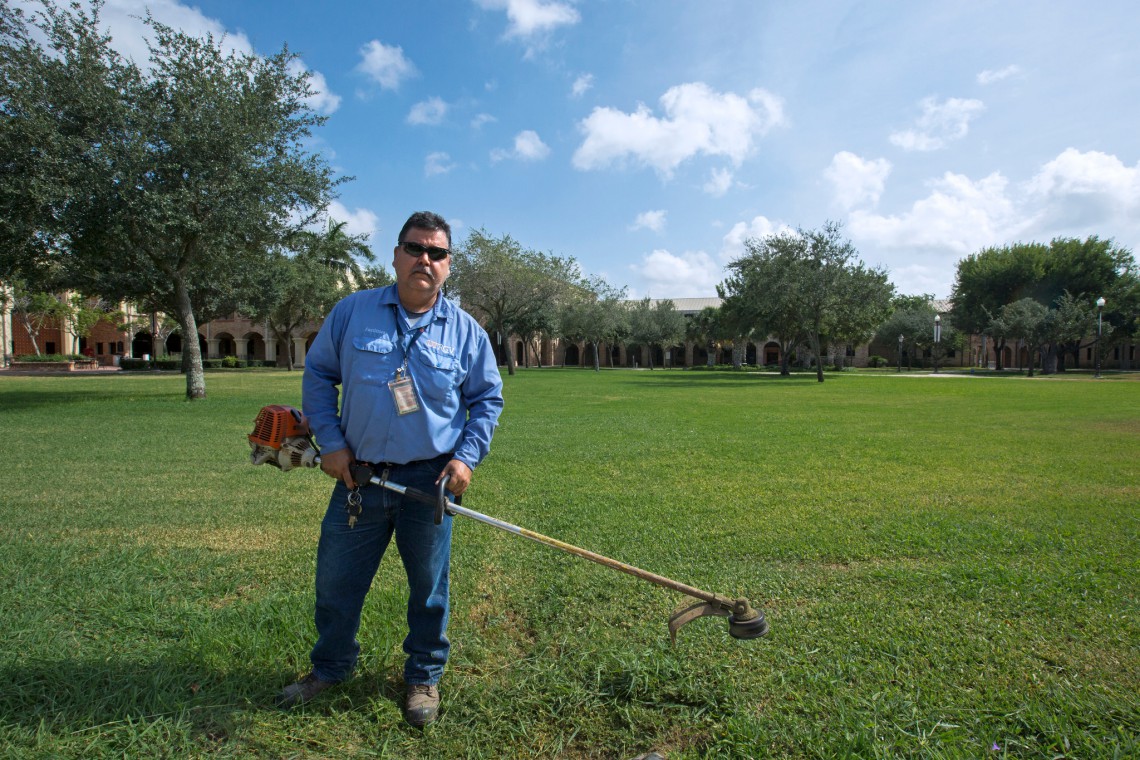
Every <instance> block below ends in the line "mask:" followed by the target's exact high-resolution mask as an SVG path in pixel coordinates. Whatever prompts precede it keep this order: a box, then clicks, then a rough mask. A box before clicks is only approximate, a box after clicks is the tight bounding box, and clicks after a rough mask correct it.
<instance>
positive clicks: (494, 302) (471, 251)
mask: <svg viewBox="0 0 1140 760" xmlns="http://www.w3.org/2000/svg"><path fill="white" fill-rule="evenodd" d="M581 282H582V277H581V272H580V271H579V269H578V264H577V262H576V261H574V259H572V258H562V257H559V256H555V255H553V254H544V253H539V252H538V251H532V250H529V249H524V248H523V247H522V246H521V245H520V244H519V243H518V242H516V241H515V240H513V239H512V238H511V237H510V236H509V235H503V236H502V237H500V238H498V239H496V238H494V237H491V236H490V235H488V234H487V232H486V231H485V230H482V229H479V230H472V231H471V233H470V234H469V235H468V236H467V240H466V241H465V242H464V243H462V244H461V245H459V246H457V247H455V249H454V250H453V256H452V265H451V277H450V278H449V280H448V289H449V290H452V289H454V290H455V291H457V292H458V295H459V300H460V302H461V303H462V304H463V307H464V308H465V309H467V310H468V311H469V312H471V313H472V314H474V315H476V316H477V317H479V318H481V319H482V321H483V322H484V326H485V327H486V329H487V331H488V332H489V333H490V332H492V331H494V332H497V333H498V334H499V335H500V336H501V337H502V338H506V337H507V336H509V335H512V334H516V335H522V334H524V331H533V330H534V329H535V328H534V325H535V324H536V323H541V322H542V321H543V319H545V316H548V315H544V314H543V312H545V311H547V310H549V309H550V306H551V304H562V303H565V301H566V299H567V298H568V297H569V296H570V294H572V293H573V292H574V291H575V289H576V288H579V287H580V286H581ZM505 353H506V362H507V373H508V374H510V375H513V374H515V357H514V352H513V351H509V350H508V351H506V352H505Z"/></svg>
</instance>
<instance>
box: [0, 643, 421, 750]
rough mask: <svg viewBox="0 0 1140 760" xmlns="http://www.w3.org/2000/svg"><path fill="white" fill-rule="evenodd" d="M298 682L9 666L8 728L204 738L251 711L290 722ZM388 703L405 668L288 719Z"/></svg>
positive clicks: (101, 667) (375, 675)
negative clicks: (154, 725)
mask: <svg viewBox="0 0 1140 760" xmlns="http://www.w3.org/2000/svg"><path fill="white" fill-rule="evenodd" d="M296 677H297V673H295V672H291V671H286V670H282V669H279V668H264V669H257V668H253V667H243V668H236V667H235V668H231V669H228V670H226V671H225V672H218V671H216V670H212V669H210V668H208V667H206V666H205V665H203V664H201V663H197V664H194V663H187V662H185V661H174V660H163V659H160V660H155V661H130V660H123V661H111V662H102V661H73V660H60V661H54V662H50V661H43V662H38V663H34V664H23V663H21V664H6V665H5V666H3V667H0V679H3V683H4V684H6V687H5V688H4V689H3V690H2V693H0V715H2V716H4V721H5V723H8V724H9V725H18V726H20V727H22V728H23V729H24V730H25V731H27V732H29V733H31V734H35V733H36V731H37V730H39V729H40V727H41V726H42V725H45V724H46V725H48V726H51V727H52V733H54V734H56V735H64V734H77V733H82V732H87V731H91V732H103V731H106V730H108V729H113V728H114V727H115V726H118V725H120V724H127V723H135V724H138V723H145V722H147V721H149V720H154V719H158V718H162V717H170V716H174V717H178V718H179V719H181V720H185V721H187V722H189V724H190V725H191V726H193V728H194V729H195V730H197V731H201V732H202V733H203V734H208V733H210V732H211V731H212V729H213V728H214V727H216V726H218V725H219V724H224V723H226V722H227V721H226V717H227V716H228V715H230V714H232V713H237V712H242V713H247V712H249V711H250V710H255V711H261V710H264V711H270V712H274V713H282V714H284V713H285V712H287V711H285V710H282V709H281V708H279V707H277V706H276V705H275V704H274V698H275V696H276V695H277V693H278V692H279V691H280V690H281V689H282V688H283V687H284V686H285V685H287V684H289V683H291V682H292V681H293V680H294V679H295V678H296ZM378 699H380V700H386V701H390V702H392V703H394V704H395V705H396V707H397V711H398V710H399V709H400V708H401V707H402V705H403V699H404V685H403V677H402V667H398V666H397V665H394V664H389V665H386V666H385V667H384V668H383V669H382V670H381V671H380V672H370V673H364V674H360V675H358V676H356V677H354V678H351V679H349V680H348V681H346V682H345V683H343V684H340V685H338V686H336V687H334V688H333V689H329V690H328V691H327V692H325V693H324V694H322V695H321V696H319V697H317V698H316V699H315V700H314V701H313V702H312V703H310V704H309V705H306V706H304V707H303V708H297V709H295V710H293V711H289V712H300V711H302V710H303V711H305V712H310V713H318V714H325V713H329V712H331V711H334V710H335V711H342V710H344V709H352V708H354V707H359V706H361V705H364V704H367V703H368V702H370V701H375V700H378Z"/></svg>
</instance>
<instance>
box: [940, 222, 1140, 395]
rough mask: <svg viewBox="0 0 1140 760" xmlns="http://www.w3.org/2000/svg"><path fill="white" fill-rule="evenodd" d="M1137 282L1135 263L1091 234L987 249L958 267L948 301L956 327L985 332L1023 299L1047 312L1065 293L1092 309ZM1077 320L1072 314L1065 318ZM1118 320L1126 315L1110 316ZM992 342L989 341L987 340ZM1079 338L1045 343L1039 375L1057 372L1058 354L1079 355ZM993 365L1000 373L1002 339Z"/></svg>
mask: <svg viewBox="0 0 1140 760" xmlns="http://www.w3.org/2000/svg"><path fill="white" fill-rule="evenodd" d="M1135 282H1136V264H1135V261H1134V259H1133V256H1132V253H1131V251H1129V250H1127V249H1124V248H1120V247H1118V246H1116V245H1115V244H1114V243H1113V241H1112V240H1102V239H1101V238H1099V237H1097V236H1096V235H1091V236H1089V237H1087V238H1085V239H1084V240H1079V239H1077V238H1054V239H1053V240H1052V241H1050V243H1049V244H1048V245H1045V244H1043V243H1016V244H1013V245H1007V246H1003V247H997V248H986V249H983V250H982V251H979V252H978V253H976V254H972V255H970V256H968V257H966V258H965V259H963V260H962V261H960V262H959V263H958V271H957V274H956V277H955V283H954V290H953V293H952V296H951V297H952V299H953V301H954V309H953V315H954V320H955V324H957V325H958V327H959V328H961V329H962V330H965V331H966V332H974V333H986V330H987V329H988V328H989V327H990V326H994V325H1001V324H1003V323H1002V322H1001V321H1000V320H997V321H995V320H994V315H997V314H998V313H999V312H1000V310H1001V309H1002V307H1004V306H1006V305H1007V304H1012V303H1014V302H1015V301H1018V300H1020V299H1022V298H1033V299H1034V300H1036V301H1037V302H1038V303H1040V304H1042V305H1043V306H1045V307H1046V308H1048V309H1056V308H1058V307H1060V305H1061V300H1062V298H1063V297H1064V294H1066V293H1068V294H1069V297H1070V298H1072V299H1074V303H1083V304H1086V305H1088V306H1090V307H1091V305H1092V304H1093V303H1094V302H1095V301H1096V299H1097V298H1098V297H1100V296H1105V297H1106V298H1107V297H1108V295H1107V294H1109V293H1122V292H1127V291H1128V288H1129V287H1132V286H1133V284H1134V283H1135ZM1055 316H1056V317H1062V318H1064V319H1068V318H1069V317H1075V316H1077V315H1075V313H1073V312H1072V311H1071V309H1070V311H1069V313H1068V315H1067V316H1066V314H1059V315H1055ZM1112 316H1113V318H1114V319H1115V320H1117V321H1126V320H1127V317H1126V316H1125V315H1122V314H1121V315H1117V314H1113V315H1112ZM987 334H988V333H987ZM991 337H993V336H991ZM1079 340H1080V339H1079V338H1078V339H1070V340H1065V341H1060V342H1058V341H1049V342H1048V343H1047V345H1046V350H1045V356H1044V359H1043V367H1042V371H1043V372H1045V373H1049V372H1053V371H1055V370H1056V368H1057V364H1058V358H1059V354H1060V353H1063V352H1064V351H1066V350H1068V351H1070V352H1073V351H1079V349H1080V345H1079ZM993 345H994V352H995V355H996V357H995V358H996V366H997V368H998V369H1002V353H1003V349H1004V340H1002V339H1000V338H996V337H995V339H994V341H993Z"/></svg>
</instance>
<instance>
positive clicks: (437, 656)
mask: <svg viewBox="0 0 1140 760" xmlns="http://www.w3.org/2000/svg"><path fill="white" fill-rule="evenodd" d="M448 459H450V456H444V457H439V458H436V459H432V460H426V461H424V462H414V463H411V464H407V465H400V466H396V467H393V468H391V470H389V473H388V478H389V479H390V480H391V481H392V482H394V483H399V484H400V485H402V486H407V487H408V488H415V489H418V490H420V491H426V492H427V493H431V494H434V493H435V491H436V487H435V479H436V478H437V477H439V473H440V471H442V470H443V467H444V465H446V464H447V461H448ZM377 474H380V473H377ZM360 495H361V497H362V500H363V504H362V511H361V513H360V516H359V517H358V518H357V521H356V527H354V528H349V527H348V513H347V512H346V511H345V504H346V502H347V498H348V489H347V488H346V487H345V485H344V483H343V482H341V481H339V480H338V481H337V484H336V487H335V488H333V493H332V498H331V499H330V500H329V508H328V511H327V512H326V513H325V518H324V521H323V522H322V523H321V540H320V544H319V545H318V546H317V607H316V615H315V619H316V624H317V636H318V638H317V643H316V644H315V645H314V646H313V651H312V653H311V654H310V659H311V660H312V662H313V672H314V673H316V675H317V677H318V678H320V679H321V680H322V681H332V682H334V683H335V682H339V681H343V680H345V679H346V678H348V677H349V676H350V675H352V671H353V669H354V668H355V667H356V660H357V657H358V656H359V654H360V643H359V642H358V641H357V640H356V633H357V631H358V630H359V629H360V611H361V609H362V608H363V606H364V597H365V595H366V594H367V593H368V589H369V587H370V586H371V585H372V579H373V578H374V577H375V575H376V570H377V568H378V567H380V560H381V558H382V557H383V556H384V550H385V549H387V548H388V544H389V542H390V541H391V539H392V534H393V533H395V535H396V548H397V549H399V551H400V558H401V559H402V560H403V562H404V571H405V572H406V573H407V575H408V589H409V593H408V636H407V638H405V639H404V652H405V653H406V654H407V656H408V657H407V660H406V661H405V663H404V682H405V683H407V684H425V683H426V684H434V683H437V682H438V681H439V679H440V676H442V675H443V666H444V665H445V664H446V663H447V654H448V650H449V649H450V644H449V643H448V640H447V635H446V634H447V617H448V611H449V608H448V596H447V595H448V580H449V571H450V565H451V521H452V518H451V517H450V516H449V515H445V516H444V518H443V524H442V525H436V524H435V523H434V522H433V512H434V510H433V509H432V507H431V506H429V505H428V504H425V503H423V502H418V501H415V500H413V499H409V498H406V497H404V496H402V495H401V494H398V493H396V492H394V491H389V490H388V489H386V488H381V487H380V486H377V485H368V486H365V487H363V488H361V489H360Z"/></svg>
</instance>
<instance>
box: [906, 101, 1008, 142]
mask: <svg viewBox="0 0 1140 760" xmlns="http://www.w3.org/2000/svg"><path fill="white" fill-rule="evenodd" d="M921 105H922V115H921V116H919V117H918V121H917V122H915V128H914V129H906V130H903V131H901V132H894V133H892V134H891V142H892V143H894V144H895V145H897V146H899V147H900V148H902V149H903V150H919V151H929V150H939V149H941V148H945V147H946V145H947V144H948V143H950V142H952V141H954V140H960V139H962V138H963V137H965V136H966V134H967V133H968V132H969V131H970V120H971V119H973V118H974V117H976V116H977V115H978V114H980V113H981V112H982V111H984V110H985V108H986V107H985V104H983V103H982V101H980V100H973V99H970V100H965V99H962V98H948V99H946V100H945V101H943V102H941V103H939V102H938V100H937V99H936V98H924V99H923V100H922V103H921Z"/></svg>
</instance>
